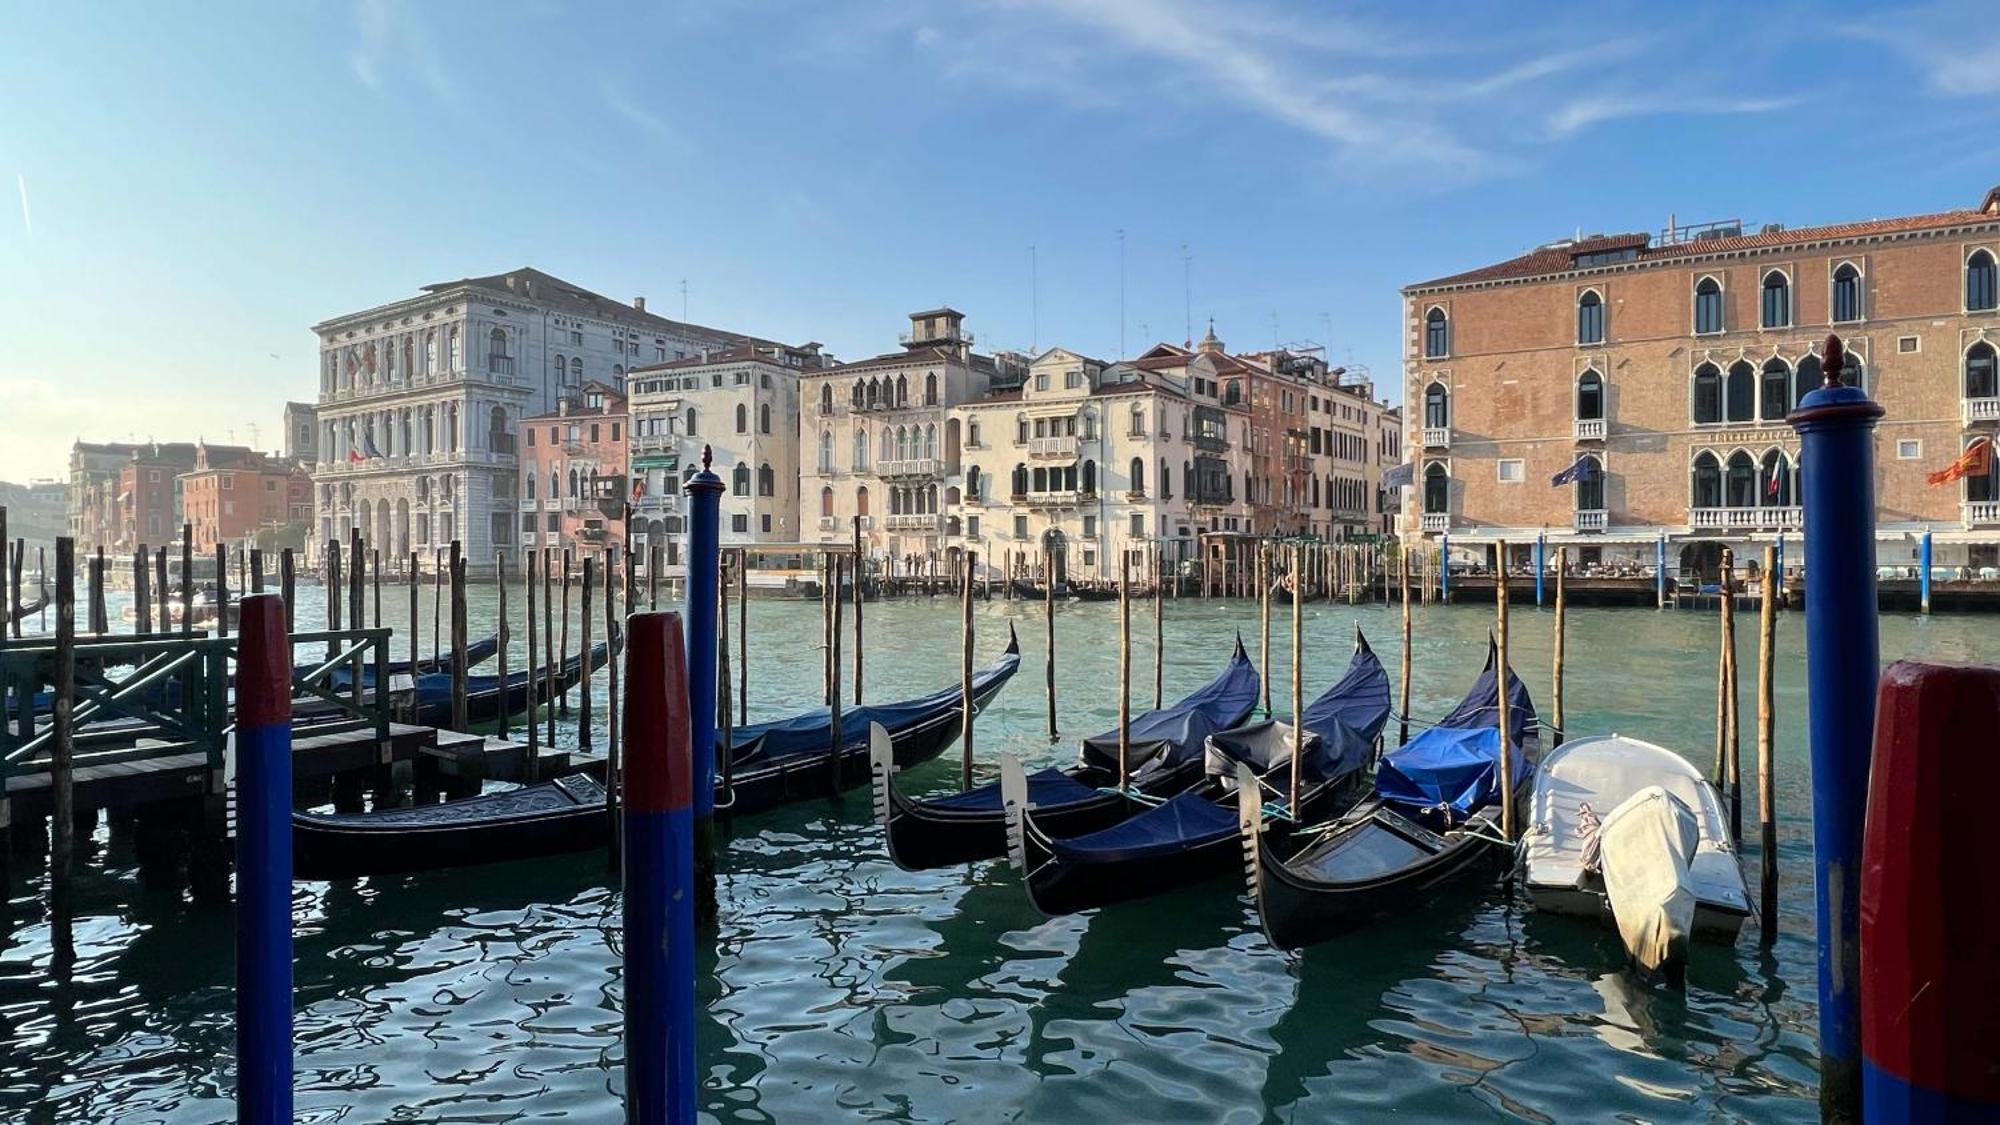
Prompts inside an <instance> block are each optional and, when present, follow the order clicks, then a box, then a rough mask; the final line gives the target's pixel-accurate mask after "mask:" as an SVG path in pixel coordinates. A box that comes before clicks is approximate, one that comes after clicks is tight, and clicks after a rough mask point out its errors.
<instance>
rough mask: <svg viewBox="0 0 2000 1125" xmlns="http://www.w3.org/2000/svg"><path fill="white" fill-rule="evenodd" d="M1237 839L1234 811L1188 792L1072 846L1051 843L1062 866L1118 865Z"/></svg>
mask: <svg viewBox="0 0 2000 1125" xmlns="http://www.w3.org/2000/svg"><path fill="white" fill-rule="evenodd" d="M1234 835H1236V805H1235V803H1234V802H1231V803H1229V804H1228V805H1227V806H1224V805H1220V804H1217V803H1216V802H1215V801H1214V800H1213V799H1212V798H1210V797H1209V796H1207V795H1206V794H1204V793H1202V792H1201V791H1199V790H1196V789H1190V790H1187V791H1186V792H1184V793H1182V794H1180V795H1179V796H1177V797H1175V798H1174V799H1173V800H1171V801H1168V802H1166V803H1165V804H1163V805H1156V806H1154V807H1153V808H1150V809H1147V810H1146V811H1145V812H1142V813H1140V814H1139V815H1138V816H1135V817H1133V818H1132V819H1130V820H1126V821H1123V822H1121V823H1118V824H1114V825H1112V826H1111V827H1109V828H1104V829H1100V830H1098V831H1096V832H1092V833H1090V834H1088V835H1084V836H1078V837H1076V838H1074V839H1070V840H1051V841H1049V850H1050V853H1051V854H1052V855H1053V856H1054V858H1055V859H1056V860H1057V861H1058V862H1062V863H1118V862H1121V861H1124V860H1132V859H1143V858H1146V857H1148V856H1155V855H1170V854H1173V853H1175V852H1178V851H1181V850H1183V849H1186V848H1188V847H1191V846H1193V845H1196V844H1202V843H1207V842H1210V841H1213V840H1218V839H1223V838H1226V837H1230V836H1234Z"/></svg>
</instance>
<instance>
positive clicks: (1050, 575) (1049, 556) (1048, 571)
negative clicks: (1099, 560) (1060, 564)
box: [1042, 546, 1056, 742]
mask: <svg viewBox="0 0 2000 1125" xmlns="http://www.w3.org/2000/svg"><path fill="white" fill-rule="evenodd" d="M1042 567H1043V572H1042V618H1043V620H1044V621H1045V622H1046V623H1047V625H1048V659H1047V661H1046V662H1044V664H1043V665H1042V675H1043V678H1044V680H1045V681H1046V683H1047V686H1048V697H1049V741H1050V742H1054V741H1055V740H1056V579H1055V573H1056V569H1055V568H1056V562H1055V552H1054V551H1052V550H1050V549H1049V548H1048V547H1047V546H1044V547H1043V548H1042Z"/></svg>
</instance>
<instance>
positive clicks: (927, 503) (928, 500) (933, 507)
mask: <svg viewBox="0 0 2000 1125" xmlns="http://www.w3.org/2000/svg"><path fill="white" fill-rule="evenodd" d="M937 510H938V506H937V485H931V486H930V487H929V488H927V489H925V490H924V512H925V514H926V515H933V516H934V515H937Z"/></svg>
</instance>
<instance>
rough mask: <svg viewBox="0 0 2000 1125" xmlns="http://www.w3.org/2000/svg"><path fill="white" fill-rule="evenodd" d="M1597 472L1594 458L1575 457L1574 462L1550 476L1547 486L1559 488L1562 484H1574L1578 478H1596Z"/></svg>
mask: <svg viewBox="0 0 2000 1125" xmlns="http://www.w3.org/2000/svg"><path fill="white" fill-rule="evenodd" d="M1597 472H1598V469H1597V460H1596V458H1593V457H1579V458H1577V459H1576V464H1574V465H1571V466H1570V467H1569V468H1567V469H1564V470H1563V471H1562V472H1560V473H1557V474H1556V475H1555V476H1553V477H1550V478H1549V487H1551V488H1561V487H1562V486H1563V485H1566V484H1575V483H1576V482H1577V481H1580V480H1596V479H1597Z"/></svg>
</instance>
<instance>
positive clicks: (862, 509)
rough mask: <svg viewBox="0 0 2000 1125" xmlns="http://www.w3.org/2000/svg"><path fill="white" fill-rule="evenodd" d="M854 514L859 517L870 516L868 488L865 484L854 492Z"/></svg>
mask: <svg viewBox="0 0 2000 1125" xmlns="http://www.w3.org/2000/svg"><path fill="white" fill-rule="evenodd" d="M854 514H855V515H857V516H865V515H867V514H868V486H867V485H865V484H864V485H862V486H861V487H860V488H857V489H855V490H854Z"/></svg>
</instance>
